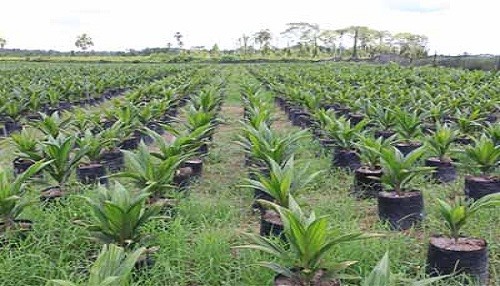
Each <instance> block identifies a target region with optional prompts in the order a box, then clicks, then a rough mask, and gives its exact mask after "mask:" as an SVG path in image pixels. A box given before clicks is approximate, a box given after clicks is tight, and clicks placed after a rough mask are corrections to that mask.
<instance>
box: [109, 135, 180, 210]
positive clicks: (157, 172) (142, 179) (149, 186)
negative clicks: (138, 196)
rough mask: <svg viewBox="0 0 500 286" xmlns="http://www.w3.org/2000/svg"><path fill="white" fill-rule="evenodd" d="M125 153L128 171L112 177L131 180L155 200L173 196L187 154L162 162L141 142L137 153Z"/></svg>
mask: <svg viewBox="0 0 500 286" xmlns="http://www.w3.org/2000/svg"><path fill="white" fill-rule="evenodd" d="M123 152H124V153H125V162H126V170H125V171H123V172H120V173H117V174H114V175H111V176H112V177H120V178H127V179H130V180H131V181H132V182H133V183H134V184H135V185H136V186H137V187H138V188H140V189H143V190H144V191H147V192H149V193H150V194H151V196H152V198H153V200H155V201H156V200H161V199H164V198H169V197H171V196H173V195H174V194H173V192H172V191H173V190H174V189H175V188H176V187H175V185H174V184H173V179H174V176H175V175H176V174H177V172H178V169H179V167H180V166H181V164H182V163H183V162H184V161H185V160H186V159H187V158H188V157H187V156H186V155H185V154H183V155H175V156H170V157H168V158H166V159H165V160H160V159H158V158H156V157H155V156H154V155H153V154H152V153H150V152H149V150H148V147H147V146H146V145H145V144H144V143H142V142H141V144H139V148H138V149H137V152H131V151H126V150H124V151H123Z"/></svg>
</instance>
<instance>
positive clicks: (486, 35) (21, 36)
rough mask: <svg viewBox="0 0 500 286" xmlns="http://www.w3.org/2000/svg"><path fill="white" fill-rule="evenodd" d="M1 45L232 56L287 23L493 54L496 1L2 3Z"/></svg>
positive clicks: (499, 24)
mask: <svg viewBox="0 0 500 286" xmlns="http://www.w3.org/2000/svg"><path fill="white" fill-rule="evenodd" d="M2 2H3V3H1V4H0V37H2V38H5V39H6V40H7V46H6V47H7V48H22V49H54V50H61V51H70V50H75V49H76V48H75V46H74V42H75V40H76V37H77V35H79V34H81V33H88V34H89V35H90V36H91V37H92V39H93V41H94V44H95V45H94V47H93V49H94V50H112V51H125V50H127V49H136V50H138V49H143V48H146V47H166V46H167V43H169V42H170V43H172V44H173V45H174V46H175V43H176V41H175V39H174V37H173V36H174V34H175V32H180V33H181V34H182V35H183V36H184V37H183V41H184V43H185V45H184V47H191V46H206V47H208V48H210V47H211V46H213V45H214V44H215V43H217V44H218V45H219V47H221V48H222V49H233V48H236V47H237V45H238V38H240V37H241V35H242V34H244V33H245V34H253V33H255V32H257V31H259V30H261V29H270V30H271V32H272V33H273V36H274V38H275V39H274V40H273V44H274V45H283V40H281V41H280V40H278V39H277V38H278V37H279V36H280V32H282V31H284V30H285V29H286V23H290V22H310V23H317V24H319V26H320V28H322V29H338V28H343V27H347V26H352V25H359V26H369V27H371V28H374V29H379V30H388V31H391V32H411V33H416V34H424V35H426V36H428V37H429V52H430V53H431V54H433V53H434V52H437V53H438V54H449V55H455V54H463V53H464V52H467V53H470V54H500V37H499V35H500V33H499V32H498V29H499V28H500V0H474V1H470V0H343V1H338V0H329V1H327V0H321V1H320V0H302V1H298V0H251V1H248V0H247V1H240V0H233V1H223V0H211V1H199V0H198V1H195V0H178V1H168V0H163V1H161V0H158V1H153V0H142V1H128V0H85V1H81V0H65V1H61V0H44V1H41V0H15V1H7V0H3V1H2Z"/></svg>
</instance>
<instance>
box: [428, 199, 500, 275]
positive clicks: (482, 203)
mask: <svg viewBox="0 0 500 286" xmlns="http://www.w3.org/2000/svg"><path fill="white" fill-rule="evenodd" d="M437 201H438V204H439V213H440V215H441V218H442V219H443V221H444V223H445V226H446V230H447V234H446V235H444V236H442V235H435V236H432V237H431V238H430V243H429V251H428V254H427V265H428V268H427V270H428V272H430V273H431V274H432V275H438V274H455V273H460V272H464V273H466V274H468V275H470V276H472V277H473V278H474V279H475V280H477V281H478V282H479V284H478V285H487V284H488V283H487V281H488V276H489V274H488V251H487V243H486V241H485V240H484V239H480V238H472V237H468V236H462V234H461V232H460V230H461V229H462V228H463V227H464V226H465V224H466V223H467V221H470V220H471V219H472V217H474V216H475V215H477V214H478V213H479V211H480V210H483V209H486V208H492V207H499V206H500V193H495V194H489V195H486V196H483V197H481V198H479V199H477V200H476V201H472V200H465V199H463V198H456V199H455V201H454V203H452V204H449V203H448V202H446V201H444V200H440V199H437Z"/></svg>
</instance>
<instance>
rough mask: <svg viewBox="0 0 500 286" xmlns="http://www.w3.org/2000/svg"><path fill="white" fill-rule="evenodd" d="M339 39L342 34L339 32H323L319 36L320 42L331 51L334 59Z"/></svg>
mask: <svg viewBox="0 0 500 286" xmlns="http://www.w3.org/2000/svg"><path fill="white" fill-rule="evenodd" d="M339 37H340V33H339V31H338V30H322V31H321V33H320V34H319V39H320V41H321V42H323V44H324V45H325V46H326V47H328V48H329V49H330V50H331V52H332V56H333V57H335V56H336V53H337V41H338V40H339Z"/></svg>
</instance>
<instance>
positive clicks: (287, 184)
mask: <svg viewBox="0 0 500 286" xmlns="http://www.w3.org/2000/svg"><path fill="white" fill-rule="evenodd" d="M268 161H269V163H270V166H271V169H270V172H269V176H266V175H262V174H257V179H256V180H252V179H245V183H246V184H243V185H241V186H240V187H243V188H253V189H256V190H259V191H262V192H264V193H266V194H267V195H268V196H269V197H270V199H271V201H273V202H275V203H276V204H277V205H280V206H282V207H285V208H288V206H289V201H288V200H289V198H290V194H292V195H294V196H296V195H298V193H299V192H303V191H305V189H306V186H309V184H310V183H311V182H312V181H313V180H314V179H315V178H316V177H317V176H318V175H319V174H320V173H321V172H315V173H311V172H310V171H309V167H308V166H307V165H305V166H300V167H298V166H296V165H295V159H294V156H292V157H290V159H288V160H287V161H286V162H285V164H284V165H280V164H278V162H276V161H274V160H273V159H272V158H269V159H268Z"/></svg>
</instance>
